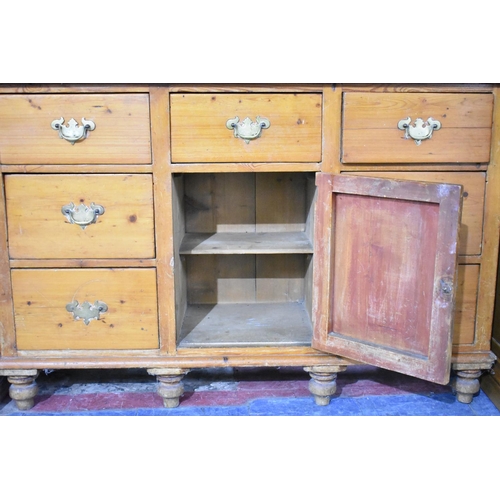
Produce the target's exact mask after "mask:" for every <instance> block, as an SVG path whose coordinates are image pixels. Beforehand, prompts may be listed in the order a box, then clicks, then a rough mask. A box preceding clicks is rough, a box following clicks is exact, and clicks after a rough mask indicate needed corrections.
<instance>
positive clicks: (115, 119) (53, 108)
mask: <svg viewBox="0 0 500 500" xmlns="http://www.w3.org/2000/svg"><path fill="white" fill-rule="evenodd" d="M60 118H64V123H63V125H64V126H67V125H68V124H69V121H70V120H71V119H73V120H75V121H76V122H77V124H78V126H82V118H84V119H85V120H90V121H92V122H94V124H95V129H94V130H91V131H89V132H88V135H87V137H86V138H85V139H82V140H79V141H77V142H75V143H74V144H73V145H72V144H71V142H69V141H68V140H65V139H62V138H60V137H59V132H58V130H54V129H53V128H52V126H51V124H52V122H53V121H54V120H58V119H60ZM0 163H3V164H14V165H18V164H21V165H22V164H55V165H60V164H145V163H146V164H147V163H151V133H150V120H149V95H148V94H64V95H51V94H29V95H19V94H16V95H1V96H0Z"/></svg>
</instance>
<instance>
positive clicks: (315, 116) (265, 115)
mask: <svg viewBox="0 0 500 500" xmlns="http://www.w3.org/2000/svg"><path fill="white" fill-rule="evenodd" d="M170 100H171V101H170V105H171V109H170V112H171V126H172V131H171V134H172V141H171V150H172V151H171V152H172V162H174V163H205V162H319V161H321V102H322V97H321V94H319V93H318V94H316V93H307V94H215V93H214V94H172V95H171V97H170ZM236 117H238V118H239V122H243V121H244V120H246V118H248V119H249V121H251V122H254V123H257V119H258V118H257V117H260V118H261V119H267V120H268V121H269V128H264V129H262V130H261V133H260V136H259V137H257V138H255V139H249V140H248V142H247V140H245V139H243V138H241V137H235V133H234V130H233V129H228V127H227V125H226V124H227V121H228V120H230V119H235V118H236Z"/></svg>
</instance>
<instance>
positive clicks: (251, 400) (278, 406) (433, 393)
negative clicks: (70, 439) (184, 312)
mask: <svg viewBox="0 0 500 500" xmlns="http://www.w3.org/2000/svg"><path fill="white" fill-rule="evenodd" d="M37 383H38V386H39V388H40V389H39V394H38V395H37V397H36V399H35V406H34V407H33V408H32V409H31V410H29V411H19V410H18V409H17V408H16V406H15V403H14V402H13V401H11V400H10V399H9V398H8V397H7V398H6V399H5V400H4V401H3V402H2V403H0V416H4V415H18V416H20V415H33V416H42V415H44V416H47V415H68V416H69V415H78V416H86V415H88V416H90V415H116V416H119V415H127V416H141V415H144V416H146V415H165V416H170V415H171V416H197V415H199V416H202V415H214V416H217V415H220V416H223V415H226V416H230V415H245V416H257V415H297V416H313V415H318V416H320V415H325V416H326V415H331V416H333V415H345V416H358V415H366V416H396V415H408V416H430V415H436V416H437V415H440V416H454V415H456V416H500V411H499V410H498V409H497V408H496V407H495V406H494V405H493V403H492V402H491V401H490V400H489V398H488V397H487V396H486V395H485V394H484V393H483V392H482V391H481V392H479V393H478V394H477V395H476V396H475V397H474V399H473V401H472V403H471V404H463V403H459V402H457V401H456V398H455V396H454V394H453V392H452V389H451V387H450V386H441V385H437V384H432V383H429V382H425V381H422V380H418V379H415V378H412V377H408V376H405V375H400V374H396V373H392V372H389V371H386V370H382V369H379V368H374V367H370V366H352V367H349V369H348V370H347V371H346V372H344V373H340V374H339V376H338V381H337V393H336V395H335V397H334V398H332V401H331V403H330V405H328V406H318V405H316V404H315V403H314V398H313V397H312V395H311V394H310V392H309V389H308V383H309V375H308V374H307V373H305V372H304V371H303V370H302V369H301V368H265V369H264V368H226V369H205V370H193V371H192V372H190V373H189V374H188V375H187V376H186V377H185V378H184V386H185V393H184V395H183V396H182V397H181V402H180V406H179V407H177V408H173V409H167V408H164V407H163V401H162V399H161V397H160V396H158V394H157V393H156V381H155V379H154V377H151V376H149V375H148V374H147V373H146V371H145V370H59V371H54V372H51V373H46V372H42V373H41V374H40V376H39V377H38V379H37Z"/></svg>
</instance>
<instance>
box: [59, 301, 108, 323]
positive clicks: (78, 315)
mask: <svg viewBox="0 0 500 500" xmlns="http://www.w3.org/2000/svg"><path fill="white" fill-rule="evenodd" d="M107 310H108V306H107V304H106V303H105V302H102V301H100V300H96V301H95V302H94V303H93V304H91V303H90V302H87V301H85V302H84V303H83V304H79V303H78V300H74V301H73V302H70V303H69V304H67V305H66V311H68V312H70V313H72V314H73V318H74V319H75V321H78V320H79V319H81V320H83V322H84V323H85V324H86V325H88V324H89V323H90V322H91V321H92V320H93V319H101V318H100V314H101V313H103V312H106V311H107Z"/></svg>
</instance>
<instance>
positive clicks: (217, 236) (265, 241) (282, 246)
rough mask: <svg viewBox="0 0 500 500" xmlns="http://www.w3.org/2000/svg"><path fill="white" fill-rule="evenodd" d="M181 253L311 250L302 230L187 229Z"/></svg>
mask: <svg viewBox="0 0 500 500" xmlns="http://www.w3.org/2000/svg"><path fill="white" fill-rule="evenodd" d="M180 253H181V254H188V255H195V254H284V253H303V254H311V253H313V245H312V243H311V241H310V240H309V238H308V237H307V235H306V233H304V232H300V231H298V232H267V233H187V234H186V235H185V236H184V239H183V240H182V244H181V246H180Z"/></svg>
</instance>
